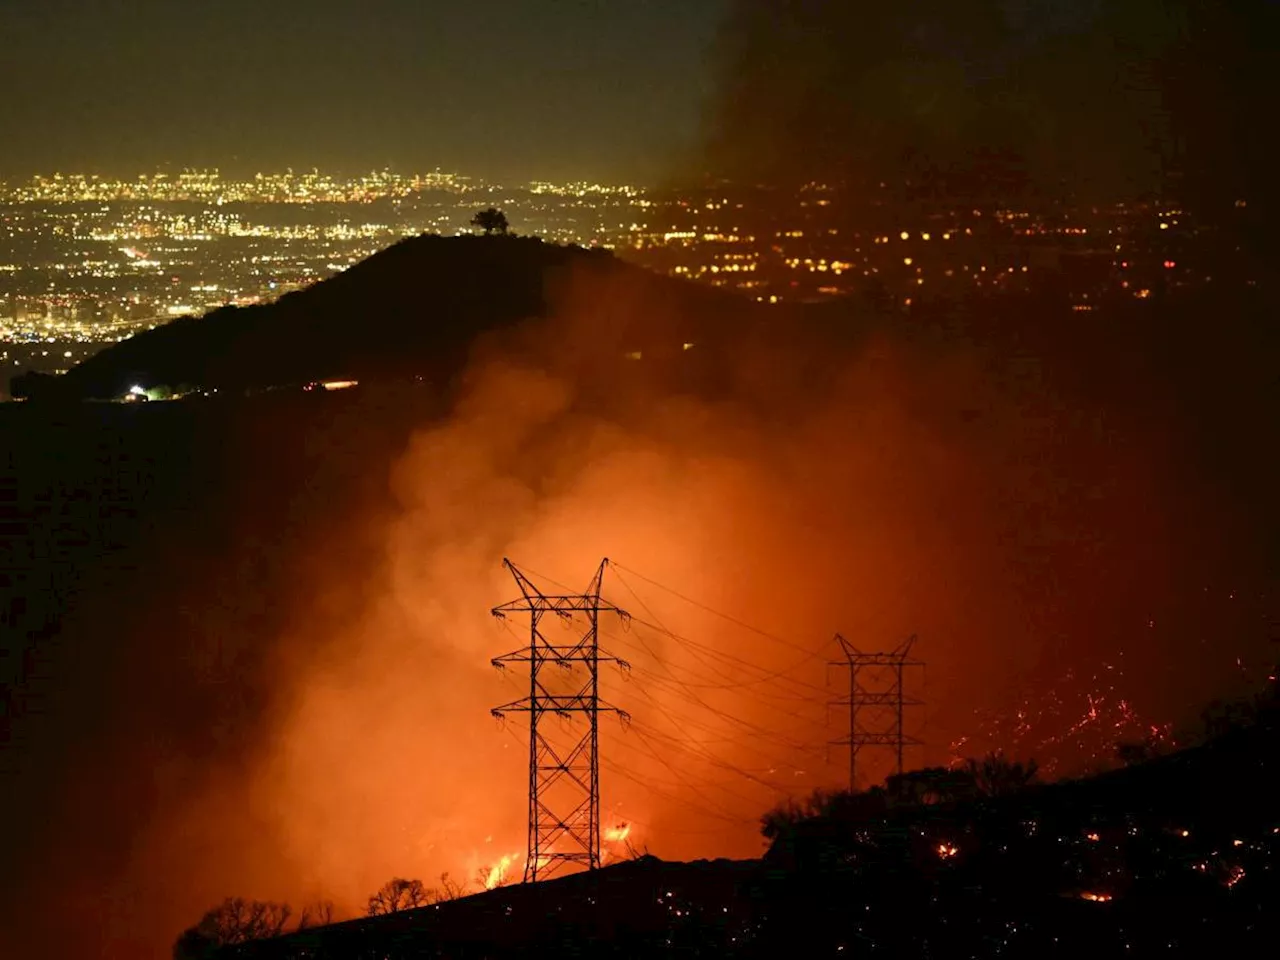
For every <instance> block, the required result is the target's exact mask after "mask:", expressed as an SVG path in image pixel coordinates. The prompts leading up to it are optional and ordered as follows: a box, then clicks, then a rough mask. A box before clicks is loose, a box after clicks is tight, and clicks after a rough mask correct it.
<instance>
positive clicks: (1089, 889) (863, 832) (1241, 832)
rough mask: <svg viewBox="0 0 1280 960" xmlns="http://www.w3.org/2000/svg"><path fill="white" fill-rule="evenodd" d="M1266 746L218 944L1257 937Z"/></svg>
mask: <svg viewBox="0 0 1280 960" xmlns="http://www.w3.org/2000/svg"><path fill="white" fill-rule="evenodd" d="M1276 746H1277V737H1276V730H1275V729H1266V728H1265V727H1262V726H1258V727H1254V728H1250V729H1244V730H1235V731H1233V732H1231V733H1229V734H1227V735H1224V736H1221V737H1219V738H1217V739H1216V740H1214V741H1211V742H1210V743H1208V744H1206V745H1204V746H1202V747H1198V748H1194V749H1191V750H1187V751H1184V752H1182V753H1180V754H1176V755H1173V756H1170V757H1166V758H1162V759H1157V760H1154V761H1149V762H1147V763H1145V764H1142V765H1139V766H1135V767H1131V768H1128V769H1126V770H1122V771H1118V772H1115V773H1112V774H1107V775H1103V776H1099V777H1095V778H1091V779H1085V780H1078V781H1068V782H1063V783H1060V784H1054V785H1051V786H1045V787H1038V788H1031V789H1028V790H1025V791H1022V792H1020V793H1017V794H1014V795H1010V796H1006V797H999V798H994V799H987V800H984V801H977V802H968V803H963V804H953V805H936V806H914V805H904V806H902V807H899V808H898V809H897V810H896V811H894V812H893V813H892V814H891V815H889V816H879V817H874V818H858V817H846V816H843V815H842V814H841V812H840V804H839V803H836V804H835V805H834V808H833V811H828V812H826V813H822V814H818V815H815V816H812V817H810V818H807V819H803V820H801V821H800V822H799V823H797V824H796V825H795V826H794V828H793V829H790V830H787V831H785V832H784V835H783V836H781V837H780V838H779V839H778V841H777V842H776V843H775V844H774V847H773V849H772V850H771V851H770V853H769V854H768V855H767V856H766V857H765V859H764V860H763V861H725V860H721V861H714V862H705V861H704V862H697V863H666V862H662V861H658V860H656V859H654V858H652V857H645V858H642V859H641V860H638V861H634V862H630V863H624V864H620V865H617V866H613V867H607V868H605V869H603V870H601V871H599V872H598V873H596V874H594V875H590V874H579V875H577V876H573V877H566V878H564V879H560V880H555V881H551V882H547V883H542V884H535V885H530V886H515V887H508V888H502V889H499V890H495V891H491V892H488V893H484V894H480V895H477V896H473V897H466V898H463V899H462V900H458V901H454V902H446V903H441V904H437V905H433V906H428V907H424V908H420V909H416V910H410V911H405V912H403V913H400V914H394V915H391V916H385V917H374V918H370V919H367V920H355V921H350V922H347V923H341V924H335V925H333V926H330V927H321V928H315V929H310V930H304V931H301V932H298V933H295V934H292V935H288V936H284V937H280V938H276V939H272V940H261V941H256V942H252V943H248V944H242V945H239V946H236V947H230V948H226V949H225V950H223V951H222V952H221V953H218V954H216V955H217V956H219V957H222V958H226V960H231V958H244V960H248V958H261V960H301V958H304V957H305V958H331V957H332V958H337V957H344V958H356V957H379V958H400V957H424V956H432V957H451V958H452V957H493V958H505V957H533V956H588V957H622V956H625V957H652V956H657V955H662V956H732V957H751V958H756V957H778V956H786V955H788V954H789V953H791V952H792V951H796V950H802V951H803V952H802V953H800V955H802V956H842V955H843V956H848V955H859V954H861V955H873V956H903V957H907V956H929V957H947V958H949V957H956V958H960V957H966V958H971V957H1027V958H1032V957H1036V958H1039V957H1079V956H1081V955H1083V954H1087V955H1089V956H1091V957H1117V958H1119V957H1137V956H1142V957H1147V956H1157V955H1159V956H1167V957H1200V956H1204V955H1205V954H1206V952H1208V951H1215V950H1226V951H1238V952H1241V953H1243V954H1244V955H1261V954H1262V953H1263V952H1265V951H1266V950H1267V949H1268V947H1267V945H1268V944H1274V938H1275V936H1276V934H1277V933H1280V918H1277V916H1276V914H1275V911H1274V909H1273V908H1274V904H1275V902H1276V897H1277V895H1280V805H1278V804H1277V802H1276V796H1275V793H1274V787H1273V786H1272V784H1273V783H1274V782H1275V781H1276V774H1277V772H1280V771H1278V770H1277V763H1278V762H1280V761H1278V760H1277V753H1276ZM837 799H838V798H837ZM193 946H195V947H197V949H196V950H195V952H191V948H192V947H193ZM175 955H176V956H180V957H197V956H204V955H207V954H205V953H204V951H201V950H199V949H198V944H196V943H194V941H188V943H187V949H186V951H184V952H180V953H179V954H175Z"/></svg>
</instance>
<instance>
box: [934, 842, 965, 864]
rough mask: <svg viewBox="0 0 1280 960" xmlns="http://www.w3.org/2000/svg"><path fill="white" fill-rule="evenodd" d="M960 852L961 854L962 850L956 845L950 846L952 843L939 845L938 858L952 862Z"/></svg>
mask: <svg viewBox="0 0 1280 960" xmlns="http://www.w3.org/2000/svg"><path fill="white" fill-rule="evenodd" d="M959 852H960V848H959V847H957V846H955V845H954V844H950V843H940V844H938V856H939V857H941V858H942V859H943V860H950V859H951V858H952V857H954V856H955V855H956V854H957V853H959Z"/></svg>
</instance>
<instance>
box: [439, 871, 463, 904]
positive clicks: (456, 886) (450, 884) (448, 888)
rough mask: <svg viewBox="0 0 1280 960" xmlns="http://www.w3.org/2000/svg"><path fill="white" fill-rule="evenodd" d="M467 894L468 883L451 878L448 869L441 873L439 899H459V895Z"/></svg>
mask: <svg viewBox="0 0 1280 960" xmlns="http://www.w3.org/2000/svg"><path fill="white" fill-rule="evenodd" d="M466 895H467V885H466V884H465V883H459V882H458V881H457V880H452V879H450V877H449V872H448V871H447V870H446V871H445V872H444V873H442V874H440V891H439V894H438V897H437V898H438V899H440V900H457V899H458V898H459V897H465V896H466Z"/></svg>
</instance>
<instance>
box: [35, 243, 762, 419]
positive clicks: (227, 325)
mask: <svg viewBox="0 0 1280 960" xmlns="http://www.w3.org/2000/svg"><path fill="white" fill-rule="evenodd" d="M606 288H607V289H608V290H609V291H610V292H611V293H610V295H609V296H607V297H599V296H596V295H595V294H596V293H603V292H604V291H605V290H606ZM751 306H752V305H751V304H749V303H748V301H745V300H743V299H741V298H739V297H736V296H733V295H730V294H725V293H721V292H719V291H716V290H713V289H709V288H707V287H701V286H697V285H695V284H693V283H691V282H688V281H682V280H676V279H672V278H668V277H662V276H659V275H657V274H652V273H649V272H648V271H645V270H642V269H640V268H638V267H634V266H631V265H628V264H624V263H623V262H622V261H620V260H617V259H616V258H614V257H613V256H612V255H611V254H609V253H607V252H604V251H588V250H584V249H582V248H580V247H562V246H556V245H554V244H549V243H543V242H542V241H540V240H537V239H534V238H527V237H525V238H516V237H470V236H466V237H450V238H445V237H439V236H426V235H424V236H419V237H414V238H412V239H408V240H404V241H401V242H400V243H397V244H395V245H394V246H392V247H389V248H387V249H386V250H383V251H382V252H381V253H378V254H376V255H375V256H373V257H370V258H369V259H368V260H365V261H363V262H361V263H359V264H356V265H355V266H353V267H352V268H351V269H349V270H347V271H345V272H344V273H340V274H338V275H337V276H335V277H332V278H331V279H329V280H325V281H323V282H321V283H317V284H315V285H314V286H312V287H309V288H307V289H305V290H301V291H298V292H296V293H291V294H287V295H286V296H284V297H282V298H281V299H280V300H278V301H276V302H275V303H272V304H267V305H262V306H253V307H223V308H221V309H218V310H215V311H213V312H212V313H209V314H207V315H205V316H202V317H187V318H183V319H180V320H176V321H174V322H173V323H170V324H167V325H165V326H162V327H159V328H157V329H155V330H151V331H148V332H147V333H144V334H140V335H138V336H136V337H134V338H132V339H130V340H126V341H123V342H122V343H120V344H118V345H116V346H113V347H111V348H109V349H107V350H104V351H103V352H102V353H100V354H97V355H96V356H94V357H92V358H90V359H89V360H87V361H86V362H85V363H83V364H81V365H79V366H78V367H76V368H74V369H73V370H72V371H70V372H69V373H68V374H66V375H65V376H64V377H62V378H61V379H60V380H58V381H57V382H56V383H55V382H51V381H50V379H49V378H47V377H40V376H36V377H28V378H25V379H23V378H19V379H17V380H15V383H14V388H13V389H14V392H15V395H23V394H26V395H31V396H34V395H37V394H44V393H53V394H55V395H61V396H67V397H77V398H114V397H119V396H121V395H122V394H124V393H125V392H126V391H127V390H128V389H129V387H130V386H132V385H133V384H141V385H143V386H145V387H152V386H156V385H165V386H169V387H171V388H178V387H180V386H187V387H193V388H199V389H203V390H212V389H215V388H216V389H219V390H235V391H242V390H246V389H249V390H253V389H267V388H271V387H276V386H283V385H291V384H292V385H300V384H304V383H307V382H311V381H315V380H324V379H330V378H346V377H353V378H357V379H362V380H363V379H388V378H415V377H422V378H425V379H427V380H436V381H441V380H444V381H447V380H448V379H449V378H450V377H452V376H453V375H455V374H456V373H457V372H458V371H459V370H460V369H461V367H462V365H463V363H464V362H465V359H466V356H467V353H468V350H469V348H470V347H471V346H472V344H473V342H474V341H475V340H476V339H477V338H478V337H480V336H481V335H482V334H485V333H487V332H490V331H498V330H505V329H509V328H511V327H513V326H515V325H517V324H519V323H520V322H521V321H524V320H528V319H531V318H535V317H545V316H548V315H549V314H551V313H553V312H555V313H564V312H566V311H576V312H575V317H574V319H576V320H578V321H579V323H578V325H577V327H576V328H575V333H576V334H578V335H583V334H584V333H585V334H588V335H589V337H590V339H591V340H592V341H593V342H595V343H596V344H597V345H598V346H600V347H608V348H609V350H610V352H611V353H612V354H613V355H614V356H615V357H617V356H620V355H621V354H623V353H624V352H631V351H646V350H647V351H648V352H649V353H651V354H652V353H653V352H654V351H656V350H665V351H671V352H675V353H678V352H680V350H681V347H682V346H683V344H684V343H685V342H698V343H705V342H706V341H707V340H708V338H711V339H714V338H716V337H717V336H719V335H723V334H724V333H725V332H726V331H729V330H733V329H740V325H735V324H734V323H732V322H731V321H732V320H735V319H738V318H740V317H741V315H742V313H743V312H744V311H745V310H747V309H749V308H750V307H751Z"/></svg>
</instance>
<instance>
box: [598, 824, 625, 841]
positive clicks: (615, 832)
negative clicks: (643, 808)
mask: <svg viewBox="0 0 1280 960" xmlns="http://www.w3.org/2000/svg"><path fill="white" fill-rule="evenodd" d="M629 836H631V824H629V823H626V822H623V823H620V824H618V825H617V826H615V827H608V828H606V829H605V831H604V840H605V842H606V843H624V842H626V839H627V837H629Z"/></svg>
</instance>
